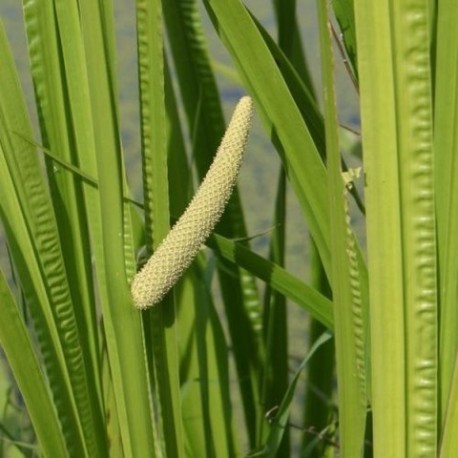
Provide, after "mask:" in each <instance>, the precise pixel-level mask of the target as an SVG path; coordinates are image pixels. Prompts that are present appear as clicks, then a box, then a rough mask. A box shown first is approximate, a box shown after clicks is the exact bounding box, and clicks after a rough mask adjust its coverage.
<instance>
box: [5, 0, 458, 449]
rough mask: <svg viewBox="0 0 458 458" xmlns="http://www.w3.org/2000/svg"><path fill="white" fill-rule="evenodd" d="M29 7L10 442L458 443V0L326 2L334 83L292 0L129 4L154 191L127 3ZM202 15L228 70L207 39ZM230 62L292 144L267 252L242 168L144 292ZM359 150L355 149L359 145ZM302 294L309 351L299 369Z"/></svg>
mask: <svg viewBox="0 0 458 458" xmlns="http://www.w3.org/2000/svg"><path fill="white" fill-rule="evenodd" d="M22 4H23V13H24V24H25V29H26V34H27V44H28V53H29V62H30V73H31V76H32V79H33V85H34V94H35V105H36V111H37V113H38V128H39V135H36V134H35V132H34V126H33V123H32V121H31V116H30V114H29V110H28V108H27V105H26V102H25V98H24V94H23V90H22V88H21V85H20V83H19V78H18V72H17V70H16V67H15V63H14V60H13V56H12V53H11V50H10V47H9V45H8V41H7V38H6V34H5V31H4V28H3V26H2V25H1V23H0V56H1V60H2V71H1V72H0V195H1V196H2V198H1V199H0V217H1V221H2V225H3V230H4V234H5V240H6V246H7V248H8V259H7V260H6V262H4V263H3V262H2V269H3V270H2V271H1V272H0V314H1V320H0V343H1V345H2V348H3V351H4V353H5V355H6V358H7V360H8V367H7V368H5V370H4V371H3V372H4V374H7V376H5V377H4V380H2V385H5V386H6V388H5V391H8V393H9V394H8V397H9V399H10V401H9V402H8V406H9V407H8V409H5V411H4V413H3V416H2V418H1V420H0V422H1V424H0V428H1V434H2V438H3V439H4V440H3V441H2V444H1V447H3V449H2V452H3V454H4V455H6V454H8V456H39V455H41V456H47V457H67V456H74V457H91V458H93V457H94V458H96V457H105V456H113V457H118V456H119V457H122V456H125V457H141V456H152V457H154V456H158V457H184V456H191V457H203V456H208V457H213V456H217V457H234V456H272V457H273V456H278V457H281V456H285V457H286V456H293V455H294V456H297V455H300V456H307V457H329V456H334V455H338V456H341V457H349V458H353V457H357V456H363V455H364V456H375V457H386V456H389V457H390V458H391V457H394V458H396V457H404V456H422V457H436V456H441V457H443V458H448V457H451V456H453V453H454V451H455V450H457V449H458V443H457V440H458V437H457V435H456V434H454V431H455V430H456V428H457V427H458V407H457V406H458V401H457V399H458V381H457V378H458V363H457V361H458V359H457V357H456V356H457V348H458V333H457V332H456V324H457V322H458V309H457V307H456V302H457V299H458V298H457V294H458V284H457V281H458V258H457V257H456V255H455V253H456V252H457V248H458V246H457V244H458V237H457V234H458V208H457V206H458V201H457V200H456V199H457V196H458V189H457V186H458V176H456V175H457V174H458V167H457V165H456V156H457V154H458V151H456V148H457V145H458V141H457V139H456V138H455V137H456V135H457V132H458V130H457V129H456V125H457V122H456V119H457V118H456V116H457V113H458V109H457V106H458V98H457V94H458V90H457V81H458V78H457V73H458V66H457V65H456V63H457V62H458V36H457V34H456V33H454V25H455V24H456V23H457V22H458V17H457V15H458V9H457V8H456V5H454V3H453V2H451V0H438V1H436V2H428V1H426V0H423V1H422V0H409V1H407V0H401V1H399V2H392V1H388V0H382V1H378V2H367V1H364V0H351V1H350V0H334V1H333V2H332V3H330V2H327V1H322V0H319V1H318V2H317V6H318V17H317V24H318V29H319V43H320V59H321V84H320V85H319V86H320V88H321V89H320V91H317V90H316V88H315V87H313V82H312V81H313V78H312V76H311V74H310V71H309V68H308V65H307V59H306V56H305V52H304V48H303V46H302V41H301V32H302V30H301V28H300V27H301V26H300V24H301V21H300V20H298V17H297V16H296V2H295V0H288V1H277V0H275V1H274V2H273V3H272V6H273V10H274V12H275V17H276V21H277V30H278V38H277V39H275V38H274V37H272V36H271V35H270V34H269V32H268V31H267V30H266V29H265V28H264V27H263V25H262V23H261V21H260V20H259V18H257V17H256V16H255V15H254V14H253V13H252V12H251V11H250V10H249V9H248V8H247V7H246V6H245V5H244V3H243V2H241V1H240V0H203V1H202V2H201V3H198V2H196V0H168V1H163V2H161V1H160V0H137V1H136V6H135V8H136V17H137V30H136V33H137V55H138V88H139V107H140V129H139V131H140V136H141V157H139V158H138V160H139V161H140V160H141V163H142V183H143V191H142V198H141V199H140V201H141V202H138V201H136V200H134V199H133V196H132V193H131V191H130V187H129V184H128V180H127V176H126V165H125V154H124V149H123V144H122V141H121V121H120V115H119V101H118V85H119V84H118V75H117V67H116V46H115V35H114V29H115V15H114V11H113V2H112V1H111V0H99V1H94V0H65V1H64V0H23V1H22ZM204 9H205V11H206V12H205V13H204ZM204 14H208V17H209V18H210V20H211V23H212V26H213V28H214V30H215V31H216V33H217V34H218V35H219V38H220V39H221V42H222V43H223V44H224V47H225V49H226V50H227V52H228V53H229V55H230V56H231V58H232V61H233V67H234V68H231V69H227V68H224V67H222V66H221V65H218V63H215V62H214V61H213V60H212V58H211V57H210V54H209V52H208V49H207V46H208V40H209V38H208V36H207V34H206V32H204V28H203V27H202V21H203V15H204ZM299 19H300V18H299ZM338 28H340V30H338ZM166 43H167V46H166V45H165V44H166ZM335 45H337V46H335ZM341 60H343V61H344V63H345V68H346V70H347V72H348V73H349V75H350V77H351V80H352V81H353V82H354V85H355V97H356V96H359V106H360V117H361V141H360V140H359V134H358V133H352V134H350V138H351V142H350V143H351V148H347V147H345V146H344V142H343V140H344V138H346V136H348V135H349V134H348V131H347V130H346V129H344V128H343V127H342V126H341V125H340V122H339V119H338V112H337V108H336V107H337V105H338V104H337V102H338V97H337V95H336V89H335V87H336V85H337V80H336V77H335V67H336V65H337V63H338V62H339V61H341ZM216 68H219V69H221V68H223V70H224V71H225V73H226V75H232V76H234V75H236V76H235V77H236V79H237V81H238V84H240V87H241V89H240V91H241V93H247V94H249V95H250V96H251V97H252V99H253V101H254V104H255V107H256V111H257V117H258V119H260V120H261V122H262V125H263V128H264V131H265V133H266V134H267V136H268V137H269V139H270V141H271V142H272V144H273V145H274V147H275V149H276V151H277V152H278V155H279V158H280V159H281V167H280V170H279V171H278V185H277V191H276V193H277V196H276V199H275V202H273V208H272V210H271V212H272V215H273V216H272V219H273V221H274V227H273V228H272V229H271V230H270V231H269V232H268V233H267V237H268V238H269V253H268V255H267V257H262V256H261V255H260V254H259V253H256V252H255V251H254V249H253V246H252V245H253V237H252V236H251V234H250V232H249V231H248V229H247V225H246V223H245V213H244V202H246V200H247V199H246V197H247V196H244V194H243V193H242V192H240V189H238V188H235V190H234V192H233V195H232V197H231V199H230V200H229V203H228V205H227V208H226V211H225V212H224V214H223V216H222V218H221V221H220V222H219V223H218V225H217V226H216V229H215V232H214V233H213V235H211V236H210V238H209V239H208V240H207V241H206V244H207V249H205V250H200V251H199V252H198V253H197V256H196V258H195V260H194V262H193V263H192V265H191V267H190V268H189V269H188V270H187V271H186V273H185V274H184V275H183V276H182V278H181V279H180V280H179V282H178V283H177V284H176V286H175V287H174V288H173V289H172V291H171V292H170V293H169V294H167V295H166V296H165V298H164V299H163V300H162V301H161V303H160V304H159V305H157V306H155V307H153V308H151V309H148V310H145V311H139V310H136V309H135V307H134V304H133V299H132V297H131V292H130V282H131V280H132V278H133V276H134V274H135V273H136V271H137V270H138V268H139V267H140V265H141V264H142V262H143V261H142V259H141V258H142V255H141V253H146V254H149V253H152V252H154V251H155V250H156V248H157V247H158V246H159V244H160V242H161V241H162V240H163V239H164V238H165V236H166V235H167V233H168V232H169V230H170V227H171V225H172V224H173V223H174V222H175V221H176V220H177V219H178V217H179V216H180V215H181V214H182V212H183V210H184V208H186V206H187V204H188V203H189V201H190V200H191V197H192V195H193V194H194V179H193V177H194V176H196V177H197V179H198V181H199V182H200V181H202V180H203V177H204V176H205V174H206V172H207V170H208V168H209V166H210V164H211V162H212V159H213V156H214V154H215V152H216V150H217V147H218V145H219V143H220V141H221V138H222V137H223V134H224V131H225V120H224V116H223V110H222V102H221V94H220V91H219V90H218V86H217V84H216V79H215V69H216ZM361 145H362V146H361ZM361 148H362V162H361V163H359V162H358V159H357V158H356V159H355V157H354V156H351V155H349V154H348V150H349V149H353V150H354V151H357V150H358V149H361ZM249 149H250V148H248V153H247V154H248V155H249V154H250V151H249ZM348 161H352V163H356V164H357V167H350V168H349V167H348V166H347V162H348ZM359 167H362V171H363V173H362V177H361V178H358V176H359V172H360V170H361V169H360V168H359ZM362 188H363V189H362ZM290 191H292V193H293V195H294V197H295V199H296V200H297V202H298V204H299V207H300V211H301V212H302V214H303V216H304V218H305V220H306V221H307V228H308V234H307V233H304V234H302V237H303V238H306V237H308V236H310V238H311V243H310V245H311V247H310V250H309V256H308V257H307V258H306V259H303V260H302V262H303V266H304V268H308V269H310V272H311V276H310V281H309V282H308V283H307V282H306V281H304V279H301V278H298V277H297V276H295V275H293V274H292V273H291V272H290V271H288V269H287V268H286V267H285V263H286V254H287V253H288V236H287V234H288V231H287V230H286V229H287V227H288V224H291V218H290V215H288V214H287V212H286V208H287V195H288V192H290ZM362 193H364V199H363V197H362V196H361V194H362ZM223 200H224V201H225V200H226V198H224V199H223ZM267 205H268V202H266V206H267ZM361 221H363V222H364V227H363V229H362V230H361V229H358V230H356V227H359V228H360V227H361ZM360 240H364V244H361V243H360ZM199 244H200V241H199ZM366 252H367V262H366V259H365V258H366V255H365V253H366ZM369 278H370V282H369ZM214 280H217V286H215V283H216V281H214ZM297 305H298V306H299V307H300V308H302V309H305V310H306V311H307V312H309V315H310V320H309V323H308V326H309V329H308V333H307V332H304V339H305V337H306V334H308V336H309V342H310V345H309V350H308V351H306V352H305V351H303V352H302V355H301V362H300V363H299V364H297V365H296V366H295V368H294V375H292V376H290V368H289V366H290V364H289V354H290V350H289V348H288V335H289V333H290V328H289V324H288V319H289V320H291V319H293V320H294V319H295V315H294V311H295V310H296V308H295V306H297ZM306 324H307V323H304V325H306ZM304 329H305V326H304ZM334 369H335V371H334ZM304 371H306V374H307V377H306V379H305V382H304V383H305V391H304V393H305V394H304V395H298V387H299V386H300V383H299V381H300V380H302V379H301V378H300V377H301V376H302V374H303V372H304ZM10 375H11V377H10ZM335 380H336V382H337V384H336V387H335V384H334V381H335ZM2 390H3V388H2ZM15 403H17V404H19V405H20V406H21V405H22V403H23V404H24V405H25V408H26V411H27V415H24V412H23V410H24V409H21V408H11V407H14V404H15ZM295 410H301V411H302V412H303V418H302V420H301V422H302V423H301V424H298V423H297V422H296V421H295V420H292V412H293V411H295ZM31 430H33V433H31Z"/></svg>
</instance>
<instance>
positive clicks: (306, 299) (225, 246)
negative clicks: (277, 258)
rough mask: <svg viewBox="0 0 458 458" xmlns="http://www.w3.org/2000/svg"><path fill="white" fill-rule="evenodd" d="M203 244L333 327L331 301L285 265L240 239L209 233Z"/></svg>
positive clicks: (326, 324) (327, 325) (329, 327)
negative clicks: (294, 274)
mask: <svg viewBox="0 0 458 458" xmlns="http://www.w3.org/2000/svg"><path fill="white" fill-rule="evenodd" d="M207 245H208V246H209V247H210V248H212V249H213V250H215V251H216V252H217V253H218V254H219V255H220V256H222V257H223V258H225V259H227V260H228V261H230V262H233V263H236V264H237V265H239V266H240V267H243V268H244V269H246V270H248V271H249V272H251V273H252V274H253V275H255V276H256V277H258V278H260V279H261V280H263V281H265V282H266V283H268V284H269V285H270V286H271V287H272V289H274V290H275V291H278V292H279V293H281V294H284V295H285V296H286V297H288V298H289V299H290V300H291V301H293V302H295V303H296V304H297V305H299V306H300V307H302V308H303V309H304V310H307V311H308V312H310V314H311V315H312V316H313V317H314V318H316V319H317V320H318V321H320V322H321V323H323V324H324V325H325V326H326V327H327V328H328V329H331V330H332V329H333V326H334V320H333V317H332V303H331V301H330V300H329V299H327V298H325V297H324V296H323V295H322V294H320V293H318V292H317V291H316V290H314V289H313V288H310V287H309V286H307V285H305V284H304V283H303V282H302V281H301V280H299V279H297V278H296V277H294V276H293V275H291V274H290V273H288V272H287V271H286V270H285V269H283V268H282V267H280V266H279V265H277V264H274V263H272V262H270V261H267V260H266V259H263V258H262V257H261V256H259V255H257V254H256V253H253V252H252V251H251V250H249V249H248V248H246V247H244V246H243V245H241V244H240V243H237V242H233V241H231V240H229V239H226V238H225V237H222V236H221V235H216V234H214V235H212V236H211V237H210V239H209V240H208V241H207Z"/></svg>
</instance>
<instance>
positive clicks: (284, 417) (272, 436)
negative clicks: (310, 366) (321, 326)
mask: <svg viewBox="0 0 458 458" xmlns="http://www.w3.org/2000/svg"><path fill="white" fill-rule="evenodd" d="M331 337H332V336H331V334H330V333H329V332H326V333H324V334H322V335H321V336H320V337H319V338H318V339H317V340H316V342H315V343H314V344H313V346H312V347H311V348H310V349H309V352H308V354H307V356H306V357H305V359H304V360H303V361H302V363H301V365H300V366H299V368H298V369H297V371H296V373H295V374H294V377H293V379H292V381H291V383H290V385H289V387H288V390H287V391H286V393H285V396H284V397H283V400H282V402H281V404H280V407H279V408H278V410H277V411H276V412H275V417H274V419H273V423H272V427H271V430H270V433H269V436H268V438H267V441H266V444H265V446H264V448H263V450H262V452H260V454H261V455H262V456H267V457H275V456H277V450H278V447H279V446H280V443H281V440H282V437H283V434H284V432H285V429H286V428H287V427H288V418H289V412H290V410H291V404H292V401H293V396H294V393H295V391H296V386H297V382H298V381H299V376H300V375H301V372H302V371H303V369H304V368H305V367H306V365H307V363H308V362H309V360H310V358H311V357H312V356H313V355H314V353H315V352H316V351H317V350H318V348H320V347H321V345H323V344H324V343H325V342H327V341H328V340H329V339H331ZM257 455H258V453H254V454H251V455H250V456H257Z"/></svg>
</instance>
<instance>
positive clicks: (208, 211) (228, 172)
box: [131, 97, 253, 309]
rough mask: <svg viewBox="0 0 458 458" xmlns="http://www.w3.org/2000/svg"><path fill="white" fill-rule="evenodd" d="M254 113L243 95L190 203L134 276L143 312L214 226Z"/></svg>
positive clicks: (166, 288)
mask: <svg viewBox="0 0 458 458" xmlns="http://www.w3.org/2000/svg"><path fill="white" fill-rule="evenodd" d="M252 115H253V102H252V100H251V98H250V97H243V98H242V99H241V100H240V101H239V103H238V105H237V107H236V108H235V111H234V114H233V115H232V119H231V121H230V123H229V126H228V128H227V130H226V133H225V134H224V137H223V139H222V141H221V144H220V146H219V147H218V150H217V152H216V155H215V159H214V160H213V163H212V165H211V166H210V168H209V169H208V172H207V174H206V176H205V178H204V179H203V181H202V184H201V185H200V187H199V189H198V190H197V192H196V194H195V195H194V197H193V199H192V200H191V202H190V204H189V205H188V207H187V208H186V210H185V211H184V213H183V214H182V215H181V217H180V219H179V220H178V221H177V222H176V224H175V226H174V227H173V228H172V229H171V230H170V232H169V233H168V234H167V236H166V237H165V239H164V240H163V241H162V243H161V244H160V245H159V247H158V248H157V250H156V251H155V252H154V253H153V255H152V256H151V257H150V259H149V260H148V261H147V263H146V264H145V265H144V267H143V268H142V269H141V270H140V271H139V272H138V273H137V274H136V275H135V277H134V279H133V281H132V285H131V291H132V297H133V300H134V305H135V306H136V307H137V308H139V309H145V308H147V307H150V306H152V305H155V304H157V303H158V302H160V301H161V300H162V299H163V297H164V296H165V295H166V294H167V292H168V291H169V290H170V289H171V288H172V287H173V286H174V285H175V283H176V282H177V281H178V279H179V278H180V277H181V275H182V274H183V273H184V271H185V270H186V269H187V268H188V267H189V266H190V265H191V263H192V261H193V259H194V258H195V257H196V255H197V253H198V252H199V249H200V247H201V245H202V244H203V243H204V242H205V240H206V239H207V238H208V237H209V235H210V234H211V232H212V231H213V229H214V228H215V226H216V224H217V222H218V221H219V219H220V217H221V215H222V214H223V211H224V208H225V206H226V204H227V202H228V200H229V197H230V195H231V193H232V190H233V188H234V185H235V183H236V180H237V175H238V172H239V170H240V166H241V164H242V157H243V153H244V151H245V147H246V144H247V139H248V131H249V129H250V126H251V118H252Z"/></svg>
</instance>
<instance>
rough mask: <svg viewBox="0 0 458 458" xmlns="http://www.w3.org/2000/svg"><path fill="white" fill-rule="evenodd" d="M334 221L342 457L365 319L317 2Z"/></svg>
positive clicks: (354, 440)
mask: <svg viewBox="0 0 458 458" xmlns="http://www.w3.org/2000/svg"><path fill="white" fill-rule="evenodd" d="M318 16H319V28H320V49H321V68H322V78H323V92H324V94H323V100H324V112H325V123H326V154H327V156H326V158H327V166H328V184H329V197H330V202H329V210H330V214H329V217H330V225H331V253H332V254H331V265H332V276H331V278H330V284H331V288H332V297H333V302H334V321H335V323H334V332H335V347H336V363H337V364H336V365H337V385H338V396H339V441H340V450H341V452H340V453H342V456H361V455H362V453H363V449H364V429H365V423H366V389H365V385H366V376H365V370H366V368H365V354H364V348H365V346H364V340H365V339H364V322H363V312H362V309H363V306H362V300H361V291H360V287H359V283H360V274H359V271H358V260H357V249H356V243H355V238H354V235H353V233H352V230H351V227H350V224H349V221H350V216H349V210H348V202H347V200H346V199H347V197H348V195H347V194H348V193H347V192H346V186H345V184H344V181H343V177H342V168H341V163H342V159H341V156H340V150H339V125H338V120H337V109H336V94H335V87H334V71H335V70H334V56H333V49H332V40H331V38H332V37H331V31H330V27H331V25H330V18H329V7H328V3H326V2H320V3H319V5H318Z"/></svg>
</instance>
